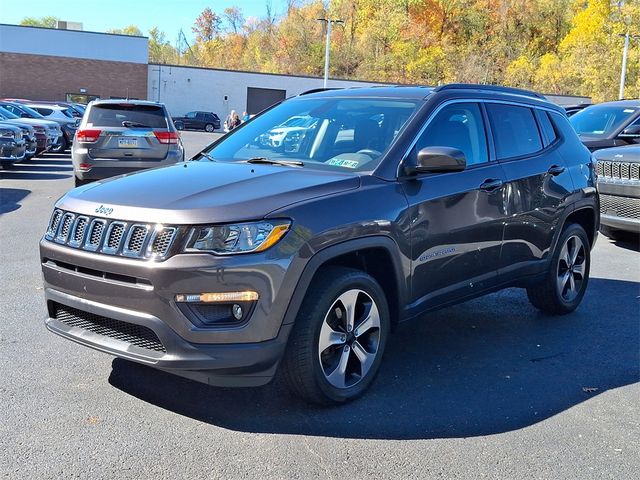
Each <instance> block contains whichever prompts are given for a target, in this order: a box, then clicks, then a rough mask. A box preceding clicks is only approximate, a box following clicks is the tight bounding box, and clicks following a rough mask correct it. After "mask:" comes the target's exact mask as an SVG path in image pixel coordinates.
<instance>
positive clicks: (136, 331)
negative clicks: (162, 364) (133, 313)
mask: <svg viewBox="0 0 640 480" xmlns="http://www.w3.org/2000/svg"><path fill="white" fill-rule="evenodd" d="M54 310H55V318H56V320H58V321H59V322H61V323H64V324H65V325H69V326H70V327H77V328H82V329H84V330H88V331H90V332H93V333H97V334H98V335H103V336H105V337H109V338H113V339H115V340H120V341H121V342H126V343H129V344H131V345H135V346H136V347H140V348H145V349H147V350H153V351H155V352H163V353H164V352H166V349H165V348H164V345H162V342H161V341H160V339H159V338H158V336H157V335H156V334H155V333H154V331H153V330H151V329H150V328H147V327H143V326H142V325H136V324H134V323H128V322H122V321H120V320H116V319H114V318H108V317H103V316H101V315H96V314H94V313H89V312H85V311H82V310H78V309H76V308H72V307H67V306H66V305H62V304H59V303H56V304H54Z"/></svg>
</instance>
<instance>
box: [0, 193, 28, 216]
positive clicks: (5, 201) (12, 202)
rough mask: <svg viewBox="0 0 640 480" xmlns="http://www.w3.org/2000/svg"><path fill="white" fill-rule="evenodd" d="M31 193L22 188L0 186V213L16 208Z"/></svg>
mask: <svg viewBox="0 0 640 480" xmlns="http://www.w3.org/2000/svg"><path fill="white" fill-rule="evenodd" d="M30 193H31V190H25V189H23V188H0V215H2V214H3V213H9V212H13V211H15V210H18V209H19V208H20V207H21V206H22V205H21V204H20V202H21V201H22V200H24V199H25V198H26V196H27V195H29V194H30Z"/></svg>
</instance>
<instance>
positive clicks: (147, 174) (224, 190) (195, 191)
mask: <svg viewBox="0 0 640 480" xmlns="http://www.w3.org/2000/svg"><path fill="white" fill-rule="evenodd" d="M359 185H360V179H359V177H358V176H356V175H354V174H352V173H342V172H339V173H336V172H326V171H319V170H313V169H309V168H297V167H282V166H277V165H273V166H272V165H251V164H246V163H221V162H220V163H213V162H185V163H178V164H176V165H172V166H169V167H165V168H157V169H153V170H146V171H142V172H139V173H135V174H131V175H126V176H120V177H116V178H115V179H111V180H107V181H102V182H98V183H94V184H89V185H86V186H84V187H80V188H76V189H74V190H71V191H70V192H69V193H67V194H66V195H65V196H64V197H62V198H61V199H60V200H59V201H58V202H57V204H56V206H57V207H59V208H62V209H64V210H70V211H72V212H75V213H82V214H85V215H94V216H95V215H96V210H97V209H98V208H100V207H103V209H102V210H103V211H105V210H106V211H110V209H112V211H111V213H110V214H109V218H114V219H118V220H126V221H136V222H145V223H166V224H174V225H179V224H202V223H229V222H238V221H246V220H256V219H261V218H264V217H265V216H266V215H268V214H269V213H270V212H272V211H274V210H277V209H281V208H283V207H286V206H287V205H291V204H294V203H297V202H301V201H305V200H309V199H312V198H316V197H321V196H325V195H331V194H334V193H338V192H342V191H346V190H351V189H355V188H358V186H359ZM98 216H100V215H98Z"/></svg>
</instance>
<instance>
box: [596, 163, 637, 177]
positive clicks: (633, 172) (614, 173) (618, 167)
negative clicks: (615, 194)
mask: <svg viewBox="0 0 640 480" xmlns="http://www.w3.org/2000/svg"><path fill="white" fill-rule="evenodd" d="M597 172H598V175H601V176H603V177H610V178H613V179H620V180H640V163H630V162H606V161H599V162H598V167H597Z"/></svg>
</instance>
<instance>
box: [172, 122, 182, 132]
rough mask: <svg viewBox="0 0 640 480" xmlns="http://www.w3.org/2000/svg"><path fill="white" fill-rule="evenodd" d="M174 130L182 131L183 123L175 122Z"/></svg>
mask: <svg viewBox="0 0 640 480" xmlns="http://www.w3.org/2000/svg"><path fill="white" fill-rule="evenodd" d="M174 125H175V127H176V130H184V123H182V122H176V123H175V124H174Z"/></svg>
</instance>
